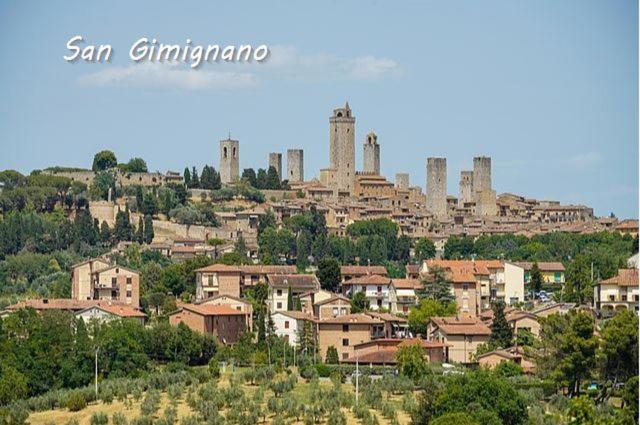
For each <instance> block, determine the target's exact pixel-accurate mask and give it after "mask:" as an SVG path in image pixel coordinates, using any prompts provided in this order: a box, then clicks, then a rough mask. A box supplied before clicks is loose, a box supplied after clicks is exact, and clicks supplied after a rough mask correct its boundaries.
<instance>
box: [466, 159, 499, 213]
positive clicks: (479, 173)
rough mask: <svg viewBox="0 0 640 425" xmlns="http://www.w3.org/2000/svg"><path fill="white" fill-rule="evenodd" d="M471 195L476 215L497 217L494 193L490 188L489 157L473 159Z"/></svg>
mask: <svg viewBox="0 0 640 425" xmlns="http://www.w3.org/2000/svg"><path fill="white" fill-rule="evenodd" d="M472 193H473V197H474V200H475V202H476V215H480V216H496V215H498V206H497V203H496V192H495V190H493V189H492V188H491V157H488V156H477V157H475V158H473V180H472Z"/></svg>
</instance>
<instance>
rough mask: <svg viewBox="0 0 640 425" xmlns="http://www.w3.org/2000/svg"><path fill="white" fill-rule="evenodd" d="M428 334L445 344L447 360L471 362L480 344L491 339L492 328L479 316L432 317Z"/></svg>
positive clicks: (430, 338)
mask: <svg viewBox="0 0 640 425" xmlns="http://www.w3.org/2000/svg"><path fill="white" fill-rule="evenodd" d="M427 336H428V337H427V339H428V340H429V341H438V342H441V343H444V344H445V359H446V360H445V361H447V362H457V363H471V362H472V361H473V356H474V355H475V353H476V350H477V349H478V346H479V345H480V344H484V343H486V342H487V341H489V337H490V336H491V329H489V327H488V326H487V325H485V324H484V323H483V322H482V321H481V320H480V319H478V318H477V317H432V318H431V321H430V323H429V325H428V327H427Z"/></svg>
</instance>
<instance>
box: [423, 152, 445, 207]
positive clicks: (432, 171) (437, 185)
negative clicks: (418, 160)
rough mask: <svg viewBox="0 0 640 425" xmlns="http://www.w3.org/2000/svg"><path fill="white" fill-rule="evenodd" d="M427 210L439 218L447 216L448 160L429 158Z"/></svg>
mask: <svg viewBox="0 0 640 425" xmlns="http://www.w3.org/2000/svg"><path fill="white" fill-rule="evenodd" d="M427 208H428V209H429V210H430V211H431V213H432V214H433V215H435V216H436V217H438V218H444V217H446V216H447V159H446V158H433V157H430V158H427Z"/></svg>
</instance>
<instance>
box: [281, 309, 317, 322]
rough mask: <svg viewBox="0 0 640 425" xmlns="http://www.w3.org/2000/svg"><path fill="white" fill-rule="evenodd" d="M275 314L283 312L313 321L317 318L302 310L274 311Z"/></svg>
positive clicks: (293, 317)
mask: <svg viewBox="0 0 640 425" xmlns="http://www.w3.org/2000/svg"><path fill="white" fill-rule="evenodd" d="M273 314H283V315H285V316H287V317H291V318H292V319H296V320H310V321H312V322H314V321H315V320H316V318H315V317H313V315H311V314H308V313H304V312H302V311H276V312H274V313H272V315H273Z"/></svg>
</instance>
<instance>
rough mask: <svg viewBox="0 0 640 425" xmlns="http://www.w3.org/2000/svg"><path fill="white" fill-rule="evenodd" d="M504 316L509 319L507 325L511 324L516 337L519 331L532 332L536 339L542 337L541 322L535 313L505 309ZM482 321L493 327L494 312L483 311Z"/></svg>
mask: <svg viewBox="0 0 640 425" xmlns="http://www.w3.org/2000/svg"><path fill="white" fill-rule="evenodd" d="M504 314H505V318H506V319H507V323H509V325H510V326H511V329H513V334H514V335H516V334H517V333H518V330H520V329H526V330H528V331H529V332H531V334H533V336H534V337H536V338H538V337H539V336H540V322H539V320H538V316H536V315H535V314H534V313H531V312H529V311H522V310H518V309H516V308H512V307H507V308H505V309H504ZM480 319H481V320H482V321H483V322H484V324H485V325H487V326H489V327H491V324H492V323H493V310H487V311H483V312H482V314H481V315H480Z"/></svg>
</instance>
